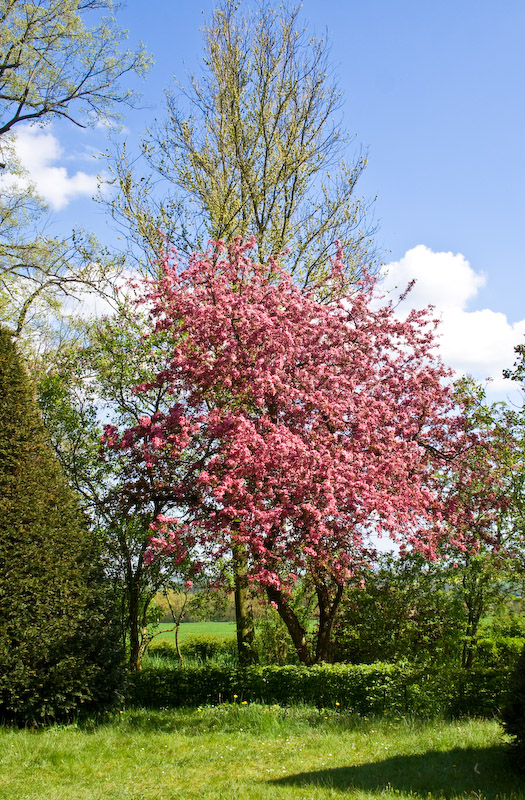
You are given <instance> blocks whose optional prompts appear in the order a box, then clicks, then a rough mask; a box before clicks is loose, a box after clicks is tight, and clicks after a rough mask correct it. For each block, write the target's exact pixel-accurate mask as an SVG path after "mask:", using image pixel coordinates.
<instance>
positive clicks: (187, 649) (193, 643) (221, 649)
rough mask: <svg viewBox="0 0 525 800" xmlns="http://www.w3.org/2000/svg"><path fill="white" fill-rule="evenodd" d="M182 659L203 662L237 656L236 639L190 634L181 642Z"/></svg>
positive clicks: (218, 660) (231, 658)
mask: <svg viewBox="0 0 525 800" xmlns="http://www.w3.org/2000/svg"><path fill="white" fill-rule="evenodd" d="M180 649H181V653H182V657H183V658H184V659H192V660H193V661H196V662H200V663H205V662H206V661H215V662H221V661H224V660H226V661H228V660H232V661H234V660H236V658H237V640H236V639H222V638H221V637H219V636H191V637H189V638H188V639H186V640H185V641H184V642H183V643H182V644H181V648H180Z"/></svg>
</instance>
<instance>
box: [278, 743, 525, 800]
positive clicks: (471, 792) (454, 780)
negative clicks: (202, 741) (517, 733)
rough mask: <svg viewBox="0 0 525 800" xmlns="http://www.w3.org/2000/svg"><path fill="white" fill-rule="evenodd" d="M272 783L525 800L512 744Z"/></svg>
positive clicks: (321, 772) (479, 799) (524, 785)
mask: <svg viewBox="0 0 525 800" xmlns="http://www.w3.org/2000/svg"><path fill="white" fill-rule="evenodd" d="M271 783H274V784H278V785H281V786H283V785H293V786H303V787H305V786H308V785H322V786H329V787H331V788H333V789H336V790H340V791H341V792H344V793H345V794H348V792H351V791H352V790H361V791H368V792H370V793H374V794H375V793H377V795H379V794H381V792H382V791H384V790H385V789H390V791H393V792H396V791H399V792H405V793H406V794H411V795H412V797H416V798H419V797H422V798H425V800H427V799H428V798H429V797H430V798H440V800H447V799H448V798H457V797H458V796H463V797H471V798H476V800H525V780H524V778H523V777H520V775H519V774H518V773H516V772H515V770H514V769H513V767H512V764H511V761H510V757H509V753H508V748H507V747H505V746H503V745H502V746H500V747H485V748H472V749H461V748H456V749H454V750H448V751H446V752H435V751H430V752H427V753H422V754H421V755H411V756H393V757H392V758H387V759H385V760H384V761H376V762H373V763H367V764H359V765H356V766H349V767H334V768H333V769H323V770H318V771H316V772H303V773H299V774H297V775H290V776H287V777H285V778H279V779H277V780H275V781H271Z"/></svg>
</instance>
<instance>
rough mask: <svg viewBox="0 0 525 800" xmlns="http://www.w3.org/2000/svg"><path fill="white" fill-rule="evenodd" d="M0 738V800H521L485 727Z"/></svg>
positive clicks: (239, 709) (135, 718) (206, 712)
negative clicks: (379, 799) (390, 799)
mask: <svg viewBox="0 0 525 800" xmlns="http://www.w3.org/2000/svg"><path fill="white" fill-rule="evenodd" d="M0 738H1V741H0V798H2V800H4V799H5V800H8V799H9V800H15V799H16V800H66V798H67V800H194V798H203V800H212V798H213V800H218V799H219V798H221V800H252V799H253V800H268V799H269V798H283V799H288V798H289V799H290V800H299V799H300V798H301V799H302V800H321V798H322V799H323V800H324V799H325V798H338V799H339V800H342V799H343V798H351V800H372V799H374V800H375V798H384V799H385V800H388V799H389V798H396V799H397V800H399V798H417V799H419V798H421V799H422V800H437V799H438V798H440V800H444V799H445V800H452V799H453V798H457V799H458V800H459V798H463V800H464V799H465V798H472V800H474V799H475V800H525V781H524V780H523V779H520V778H519V777H518V776H517V774H516V773H515V772H513V770H512V768H511V766H510V764H509V761H508V755H507V753H506V749H505V745H504V741H503V738H502V735H501V729H500V727H499V725H498V724H497V722H495V721H492V720H462V721H456V722H443V721H434V722H428V721H426V722H425V721H413V720H403V719H400V720H399V719H398V720H391V721H388V720H377V719H369V720H367V719H366V718H364V719H355V718H353V717H349V716H346V715H345V714H337V713H336V711H334V710H333V709H332V710H330V711H323V710H321V711H318V710H315V709H308V708H292V709H283V708H279V707H277V706H273V707H268V706H257V705H253V706H246V705H240V706H231V705H230V706H219V707H216V708H202V709H187V710H177V711H160V712H152V711H144V710H139V711H133V710H127V711H124V712H123V713H122V714H120V715H117V718H116V719H112V720H110V721H109V722H106V723H105V724H102V725H99V726H95V725H94V724H84V725H78V726H76V725H71V726H64V727H59V726H56V727H52V728H49V729H42V730H36V731H29V730H15V729H0Z"/></svg>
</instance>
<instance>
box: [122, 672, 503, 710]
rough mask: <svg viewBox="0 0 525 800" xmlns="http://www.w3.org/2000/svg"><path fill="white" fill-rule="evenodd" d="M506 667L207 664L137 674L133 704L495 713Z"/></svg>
mask: <svg viewBox="0 0 525 800" xmlns="http://www.w3.org/2000/svg"><path fill="white" fill-rule="evenodd" d="M507 683H508V672H507V671H506V670H496V669H489V668H472V669H470V670H461V669H454V670H451V669H449V670H443V669H434V670H430V669H416V668H413V667H412V666H409V665H407V664H381V663H376V664H353V665H351V664H322V665H317V666H313V667H305V666H302V665H300V666H295V665H287V666H264V667H260V666H257V667H248V668H247V669H244V670H242V669H231V668H226V667H224V668H221V667H218V666H202V667H198V668H193V669H189V668H180V667H179V668H173V667H172V668H168V667H167V666H166V667H165V668H159V669H148V670H144V671H143V672H142V673H140V674H138V675H136V676H133V682H132V684H131V685H130V691H129V694H128V703H129V704H130V705H138V706H146V707H153V708H159V707H160V708H163V707H177V706H198V705H202V704H216V703H221V702H234V701H235V700H237V701H239V702H240V701H242V700H245V701H247V702H262V703H279V704H280V705H290V704H296V703H306V704H309V705H314V706H318V707H332V708H340V709H341V710H345V711H350V712H352V713H357V714H363V715H366V714H407V713H408V714H419V715H422V716H432V715H437V714H443V715H453V716H460V715H478V716H493V715H494V714H497V713H498V712H499V710H500V708H501V705H502V702H503V698H504V696H505V693H506V690H507Z"/></svg>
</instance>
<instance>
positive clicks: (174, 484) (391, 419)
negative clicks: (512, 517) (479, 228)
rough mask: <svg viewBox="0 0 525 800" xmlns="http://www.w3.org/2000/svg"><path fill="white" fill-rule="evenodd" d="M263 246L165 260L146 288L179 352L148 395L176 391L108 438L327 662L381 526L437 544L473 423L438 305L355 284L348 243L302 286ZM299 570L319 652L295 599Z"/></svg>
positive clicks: (300, 644)
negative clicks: (337, 624) (348, 590)
mask: <svg viewBox="0 0 525 800" xmlns="http://www.w3.org/2000/svg"><path fill="white" fill-rule="evenodd" d="M254 244H255V243H254V241H251V242H249V243H248V244H242V243H241V242H240V240H236V242H235V243H234V244H232V245H231V246H230V247H229V248H228V250H227V251H226V248H225V246H224V245H223V244H222V243H220V242H219V243H217V245H216V249H215V251H214V252H210V253H208V254H207V255H204V256H195V257H194V258H193V259H192V260H191V261H190V263H189V266H188V267H187V269H183V270H181V271H179V270H178V269H177V267H176V266H173V265H171V264H170V263H168V261H166V263H165V265H164V266H165V276H164V278H163V279H162V280H161V281H159V282H158V283H154V284H153V286H152V287H151V289H150V291H149V293H148V294H147V296H146V298H145V300H146V302H147V303H148V304H150V305H151V307H152V316H153V319H154V320H156V330H157V331H162V332H163V333H164V334H165V335H166V334H167V335H168V336H169V337H170V338H171V353H170V355H169V357H168V358H167V359H166V363H165V365H164V368H163V369H162V370H161V371H160V372H159V374H158V375H157V377H156V379H155V380H154V381H150V382H148V383H146V384H145V385H143V386H142V387H141V391H144V392H148V391H158V389H159V388H160V387H164V388H166V389H168V391H170V392H172V393H173V394H174V396H175V397H176V398H179V402H177V403H176V404H175V405H174V406H173V407H172V408H171V409H170V411H169V412H168V413H163V412H159V413H157V414H154V415H153V416H151V417H144V418H143V419H142V420H141V423H140V425H138V426H134V427H133V428H130V429H128V430H127V431H126V432H125V433H122V432H120V431H118V430H117V428H116V427H114V426H108V428H107V429H106V436H105V440H106V444H107V446H108V447H109V448H110V449H112V450H114V451H115V452H117V453H118V452H125V453H127V454H128V458H129V459H130V463H132V464H133V465H134V467H135V469H134V471H133V472H131V471H130V474H129V478H130V480H129V483H128V487H127V490H128V492H129V493H130V494H131V495H133V494H134V493H136V492H137V491H139V490H140V489H141V487H143V486H144V481H145V480H146V479H149V476H153V479H154V482H155V487H156V491H159V492H161V491H162V492H164V493H166V492H168V493H169V494H170V495H171V497H172V498H173V500H174V501H175V502H177V503H178V504H179V506H180V507H181V508H183V509H185V511H186V513H187V520H186V521H187V523H188V524H189V525H191V524H192V523H193V524H195V525H198V530H199V532H200V534H199V538H198V542H199V544H200V547H201V548H202V550H203V551H204V552H206V553H207V554H208V557H210V558H212V559H214V560H218V559H229V562H230V563H233V565H234V567H235V574H236V577H237V580H238V581H239V582H242V583H243V587H238V588H239V589H241V588H245V587H246V585H247V584H254V585H256V586H258V587H259V588H260V590H261V591H262V592H263V593H264V594H265V595H266V598H267V601H268V602H270V603H271V604H272V605H274V607H275V608H276V609H277V611H278V612H279V614H280V615H281V617H282V619H283V621H284V622H285V624H286V626H287V628H288V630H289V632H290V635H291V637H292V639H293V642H294V645H295V647H296V650H297V653H298V655H299V658H300V659H301V660H302V661H303V662H305V663H313V662H315V661H322V660H328V659H329V658H330V646H331V629H332V625H333V622H334V617H335V614H336V612H337V609H338V607H339V604H340V601H341V597H342V593H343V589H344V587H345V585H346V584H347V583H348V582H349V581H351V580H352V578H353V575H354V574H355V573H356V570H358V569H359V568H360V567H361V565H362V564H363V562H366V560H367V558H368V557H369V555H370V552H371V551H372V550H373V540H372V537H373V534H377V535H387V536H390V537H392V538H393V539H394V540H396V541H398V542H401V543H404V544H405V545H407V546H410V547H413V548H415V549H417V550H420V551H421V552H423V553H424V554H426V555H428V556H432V555H433V554H434V553H435V551H436V548H437V543H438V541H439V537H440V525H439V523H438V522H437V519H438V518H439V513H441V514H442V513H443V506H442V504H441V499H440V496H439V493H438V491H437V485H436V483H435V475H436V465H437V463H438V462H439V461H440V459H446V458H452V457H453V456H454V455H455V454H456V453H457V451H458V448H459V445H460V443H461V440H462V435H463V421H462V418H461V416H460V415H457V414H456V413H455V412H454V409H455V401H454V396H453V393H452V391H451V389H450V387H448V386H447V385H446V384H445V383H444V381H443V379H444V378H445V377H446V376H447V374H448V373H447V371H446V370H445V368H444V367H443V365H442V364H441V362H440V361H439V360H438V359H437V358H436V357H435V355H434V353H433V350H432V348H433V346H434V339H433V329H434V323H433V321H432V320H431V318H429V316H428V314H427V313H426V312H416V311H414V312H411V314H410V315H409V316H408V317H407V319H406V320H405V321H401V320H399V319H397V318H396V316H395V314H394V310H393V308H392V305H390V304H381V303H378V301H377V298H376V297H375V294H374V284H373V282H372V281H370V280H367V281H365V282H364V283H363V284H362V285H360V286H359V288H357V289H356V288H355V287H354V290H353V291H351V292H350V291H345V290H344V285H345V277H344V273H345V270H344V265H343V263H342V262H341V254H340V253H339V255H338V258H337V259H335V261H334V262H333V263H332V265H331V274H330V277H329V278H327V279H324V280H323V281H322V282H321V284H320V285H319V286H318V287H316V288H315V289H314V288H312V289H311V291H309V292H306V293H305V292H301V290H300V289H299V288H298V287H297V286H296V285H295V283H294V282H293V280H292V279H291V277H290V276H289V274H287V273H286V272H284V271H283V270H282V269H281V268H280V267H279V265H278V264H277V263H276V262H275V261H274V260H270V262H269V264H267V265H265V266H261V265H260V264H258V263H257V262H254V261H252V260H251V258H250V255H249V251H250V248H252V247H253V246H254ZM327 296H332V297H333V298H335V299H332V301H331V302H326V297H327ZM319 298H322V300H323V302H321V301H320V299H319ZM181 464H184V471H183V472H181V470H180V465H181ZM146 476H148V478H147V477H146ZM450 516H451V518H452V517H453V516H454V515H453V513H452V512H451V513H450ZM183 533H184V526H182V527H181V526H170V524H169V523H166V524H164V525H163V530H162V531H159V533H158V535H157V536H156V537H155V541H154V543H153V544H154V547H156V548H157V549H159V550H160V551H169V550H170V549H171V548H172V547H180V541H181V535H182V534H183ZM304 572H307V573H308V576H309V580H310V581H311V583H312V584H313V586H314V587H315V592H316V596H317V606H318V628H317V631H316V637H315V643H314V646H313V649H312V648H311V647H310V645H309V641H308V640H309V636H308V631H307V629H306V627H305V626H304V625H303V623H302V622H301V620H300V618H299V617H298V616H297V614H296V613H295V611H294V608H293V605H292V604H291V603H290V601H289V598H290V590H291V588H292V587H293V584H294V582H295V581H296V579H297V576H298V575H300V574H301V573H304ZM242 622H243V620H242V619H241V620H238V624H239V625H241V626H242ZM243 636H244V634H243V632H242V630H241V631H239V637H240V639H241V640H242V638H243ZM244 640H245V642H246V636H245V637H244ZM246 644H247V645H249V641H248V642H247V643H246Z"/></svg>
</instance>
